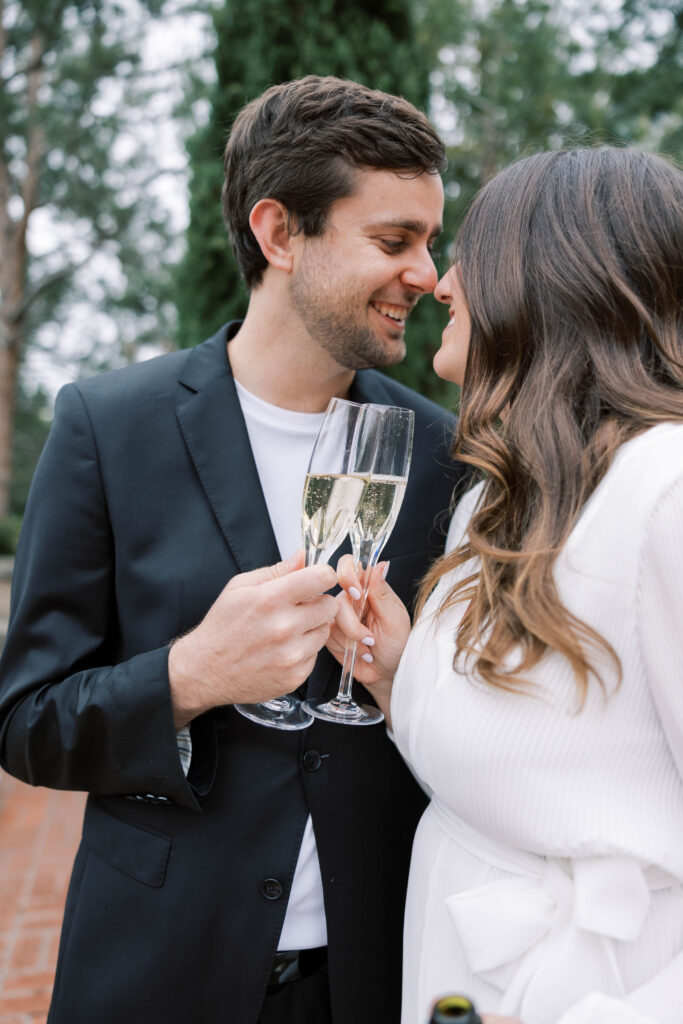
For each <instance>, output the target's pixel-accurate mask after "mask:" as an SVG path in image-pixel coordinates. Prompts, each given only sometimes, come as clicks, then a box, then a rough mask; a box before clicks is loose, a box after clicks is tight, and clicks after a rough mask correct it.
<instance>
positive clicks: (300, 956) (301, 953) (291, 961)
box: [268, 946, 327, 989]
mask: <svg viewBox="0 0 683 1024" xmlns="http://www.w3.org/2000/svg"><path fill="white" fill-rule="evenodd" d="M326 962H327V946H318V947H317V948H316V949H287V950H285V949H281V950H279V951H278V952H277V953H276V954H275V959H274V961H273V969H272V971H271V972H270V978H269V979H268V988H269V989H272V988H274V987H275V986H277V985H286V984H287V983H288V982H290V981H301V979H302V978H307V977H308V976H309V974H315V972H316V971H319V970H320V968H321V967H322V966H323V964H325V963H326Z"/></svg>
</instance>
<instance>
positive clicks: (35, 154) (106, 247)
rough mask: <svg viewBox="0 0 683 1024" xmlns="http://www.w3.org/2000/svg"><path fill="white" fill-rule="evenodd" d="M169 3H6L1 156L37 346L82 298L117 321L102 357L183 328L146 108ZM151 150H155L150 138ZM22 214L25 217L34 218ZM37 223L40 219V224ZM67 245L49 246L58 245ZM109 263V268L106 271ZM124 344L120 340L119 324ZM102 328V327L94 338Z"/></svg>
mask: <svg viewBox="0 0 683 1024" xmlns="http://www.w3.org/2000/svg"><path fill="white" fill-rule="evenodd" d="M162 6H163V0H134V2H126V3H121V2H117V0H5V3H4V16H5V17H4V21H5V24H6V38H5V41H4V43H5V44H4V49H3V53H2V57H3V77H2V82H1V83H0V84H1V85H2V89H0V128H2V132H1V133H0V134H1V142H0V161H1V162H2V163H3V164H4V166H5V167H6V169H7V174H8V186H9V188H8V195H7V196H5V197H4V200H5V201H6V202H8V203H10V204H13V205H10V206H9V209H10V211H11V218H13V219H14V221H15V222H16V223H17V225H19V223H20V217H21V215H22V212H23V215H24V217H26V219H27V221H28V222H30V223H31V225H33V223H34V221H35V218H36V214H39V215H40V221H39V223H40V226H41V228H42V229H43V231H42V234H41V235H39V234H38V233H37V232H36V231H35V228H34V229H33V231H32V232H31V231H29V233H28V235H27V240H28V241H27V244H28V250H27V252H26V270H25V275H24V278H25V288H24V294H23V295H22V298H21V318H22V334H23V339H24V347H25V346H28V345H30V344H31V343H32V342H33V341H34V338H35V336H36V334H37V332H38V331H39V330H40V329H44V328H45V325H49V324H51V323H52V324H56V323H59V322H60V321H62V320H63V319H64V317H65V312H66V311H67V309H68V308H70V307H71V306H72V305H73V304H74V303H76V302H78V301H81V300H83V299H86V300H87V301H94V303H95V304H96V305H97V306H98V309H99V310H100V311H101V312H106V313H108V314H109V316H110V322H109V324H110V330H109V335H108V336H107V337H106V338H102V339H100V340H101V341H102V352H101V353H100V358H101V359H104V361H105V362H106V361H108V359H109V358H110V357H111V358H112V359H113V361H121V360H122V359H125V348H126V345H130V343H131V341H132V339H133V338H134V339H135V342H136V344H141V343H144V341H146V340H148V338H151V337H152V336H154V337H158V336H159V333H162V334H164V333H165V334H166V336H167V337H168V336H169V335H170V333H171V326H170V321H171V320H172V319H173V316H174V310H173V306H172V301H171V298H172V281H171V276H170V270H169V265H170V258H169V240H170V238H171V236H172V232H171V229H170V225H169V221H168V213H167V211H166V209H165V207H164V206H163V205H162V203H161V202H160V201H159V199H158V198H156V197H155V195H154V193H153V192H152V191H151V190H150V189H149V184H150V180H153V178H154V173H155V171H158V164H157V163H156V154H153V153H152V152H151V142H152V140H151V138H149V134H150V129H152V130H153V128H154V125H153V124H150V125H149V126H148V128H147V130H146V131H145V130H144V129H140V127H139V124H138V118H139V115H138V111H139V109H140V107H141V105H142V104H143V103H144V101H145V100H146V99H147V98H148V97H149V95H150V90H151V91H152V92H153V90H154V88H156V86H155V84H154V83H153V82H149V81H146V80H145V79H141V78H138V77H137V76H138V72H139V64H140V54H139V48H140V37H141V31H142V27H143V26H144V24H145V20H146V18H147V16H148V14H149V13H158V12H159V11H160V9H161V7H162ZM145 134H146V135H147V136H148V140H149V141H144V140H143V136H144V135H145ZM22 208H23V209H22ZM36 223H37V222H36ZM51 237H52V238H54V244H53V245H46V244H45V238H48V239H49V238H51ZM100 256H104V257H106V267H105V265H104V263H103V262H99V261H98V258H99V257H100ZM112 323H113V324H114V325H115V332H116V335H117V341H118V342H119V346H118V348H117V345H116V342H115V343H114V344H113V345H112V338H111V333H112V332H111V325H112ZM96 334H97V328H96V326H95V324H93V341H95V340H98V339H96V337H95V335H96Z"/></svg>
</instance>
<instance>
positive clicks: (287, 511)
mask: <svg viewBox="0 0 683 1024" xmlns="http://www.w3.org/2000/svg"><path fill="white" fill-rule="evenodd" d="M235 386H236V388H237V396H238V398H239V401H240V405H241V407H242V414H243V416H244V421H245V423H246V426H247V433H248V434H249V442H250V444H251V450H252V452H253V455H254V461H255V462H256V468H257V470H258V475H259V479H260V481H261V488H262V490H263V495H264V497H265V500H266V506H267V508H268V515H269V516H270V521H271V524H272V527H273V532H274V534H275V540H276V541H277V546H278V549H279V551H280V556H281V557H282V558H283V559H284V558H289V556H290V555H293V554H294V552H295V551H296V550H297V549H298V548H300V547H302V539H301V498H302V494H303V489H304V483H305V480H306V472H307V470H308V464H309V462H310V459H311V452H312V451H313V445H314V444H315V439H316V437H317V434H318V430H319V429H320V426H321V424H322V422H323V419H324V418H325V414H324V413H307V412H292V411H291V410H289V409H280V408H279V407H278V406H276V405H270V403H268V402H264V401H262V399H260V398H257V397H256V395H252V394H251V392H249V391H247V390H246V389H245V388H244V387H242V385H241V384H240V383H239V382H238V381H237V380H236V381H235ZM178 749H179V752H180V758H181V761H182V764H183V768H184V770H185V773H186V774H187V772H188V770H189V767H190V761H191V758H192V741H191V739H190V729H189V726H185V727H184V728H182V729H180V730H179V731H178ZM325 945H327V923H326V921H325V906H324V902H323V884H322V876H321V874H320V862H319V860H318V850H317V847H316V843H315V835H314V833H313V822H312V820H311V816H310V814H309V816H308V820H307V822H306V827H305V829H304V835H303V839H302V841H301V849H300V850H299V859H298V860H297V864H296V870H295V872H294V879H293V881H292V890H291V892H290V895H289V902H288V904H287V912H286V914H285V920H284V923H283V925H282V932H281V934H280V941H279V944H278V949H314V948H315V947H316V946H325Z"/></svg>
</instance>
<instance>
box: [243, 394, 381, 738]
mask: <svg viewBox="0 0 683 1024" xmlns="http://www.w3.org/2000/svg"><path fill="white" fill-rule="evenodd" d="M377 418H378V413H377V412H376V411H374V407H373V406H369V405H358V403H357V402H347V401H345V400H344V399H341V398H333V399H332V400H331V401H330V403H329V405H328V407H327V410H326V413H325V419H324V420H323V423H322V426H321V427H320V430H319V432H318V436H317V438H316V441H315V445H314V447H313V452H312V454H311V460H310V463H309V466H308V473H307V474H306V482H305V484H304V491H303V498H302V506H301V533H302V539H303V547H304V555H305V564H306V565H307V566H309V565H317V564H318V563H325V562H327V561H328V560H329V559H330V557H331V556H332V554H333V553H334V551H335V550H336V549H337V548H338V547H339V545H340V544H341V542H342V541H343V540H344V538H345V537H346V535H347V533H348V532H349V529H350V527H351V524H352V523H353V521H354V516H355V514H356V509H357V506H358V502H359V501H360V499H361V496H362V494H363V491H364V489H365V486H366V484H367V482H368V480H369V478H370V471H371V469H372V465H373V462H374V458H375V448H374V446H375V445H376V442H377V434H376V432H374V431H371V430H370V431H368V430H367V429H366V425H367V424H368V423H369V422H371V421H374V420H376V419H377ZM235 707H236V708H237V710H238V711H239V712H240V714H242V715H244V716H245V717H246V718H250V719H251V720H252V721H253V722H258V723H259V725H267V726H270V727H271V728H274V729H306V728H307V727H308V726H309V725H311V723H312V721H313V719H312V718H311V716H310V715H309V714H308V713H307V712H306V711H305V710H303V708H302V706H301V701H300V700H299V699H298V698H297V697H293V696H291V694H285V695H284V696H282V697H275V698H274V699H273V700H268V701H264V702H262V703H260V704H235Z"/></svg>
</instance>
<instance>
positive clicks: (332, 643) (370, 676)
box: [327, 555, 410, 725]
mask: <svg viewBox="0 0 683 1024" xmlns="http://www.w3.org/2000/svg"><path fill="white" fill-rule="evenodd" d="M388 568H389V563H388V562H380V563H379V565H377V566H376V567H375V569H374V570H373V572H372V574H371V578H370V584H369V587H368V595H367V598H366V601H365V609H364V613H363V621H361V620H360V619H359V618H358V615H357V609H358V604H359V602H358V595H360V593H361V592H362V589H363V578H362V574H361V577H360V578H359V575H358V574H357V573H356V570H355V568H354V564H353V558H352V557H351V555H345V556H344V557H343V558H342V559H341V560H340V562H339V565H338V566H337V580H338V582H339V585H340V587H341V588H342V593H341V594H339V595H338V597H337V598H336V600H337V617H336V619H335V621H334V623H333V625H332V629H331V631H330V636H329V639H328V641H327V647H328V649H329V650H330V651H331V652H332V654H333V655H334V656H335V658H336V659H337V661H338V662H339V663H340V664H341V663H342V662H343V661H344V644H345V643H346V640H347V639H348V640H355V641H356V642H357V643H358V649H357V653H356V664H355V668H354V673H353V674H354V676H355V678H356V679H357V680H358V682H359V683H362V684H363V686H365V687H366V688H367V689H368V690H370V691H371V692H372V695H373V697H374V698H375V700H376V701H377V703H378V704H379V706H380V708H381V710H382V711H383V712H384V716H385V718H386V719H387V724H388V725H391V722H390V718H389V714H388V712H389V700H390V697H391V684H392V682H393V679H394V674H395V672H396V669H397V667H398V663H399V661H400V660H401V655H402V654H403V648H404V647H405V645H406V641H407V639H408V634H409V633H410V616H409V615H408V612H407V609H406V607H405V605H404V604H403V602H402V601H401V599H400V598H399V597H398V596H397V595H396V594H395V593H394V591H393V590H392V589H391V587H390V586H389V584H388V583H387V582H386V578H385V577H386V572H387V569H388ZM354 605H355V608H354Z"/></svg>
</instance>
